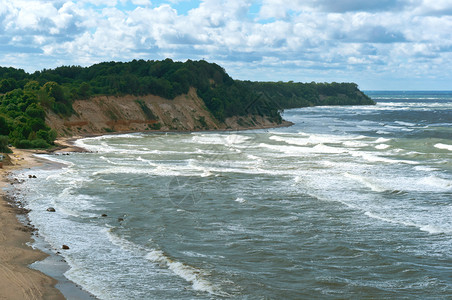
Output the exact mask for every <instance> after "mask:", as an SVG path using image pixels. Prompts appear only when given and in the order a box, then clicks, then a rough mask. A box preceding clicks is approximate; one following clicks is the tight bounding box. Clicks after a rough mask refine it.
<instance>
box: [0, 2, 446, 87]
mask: <svg viewBox="0 0 452 300" xmlns="http://www.w3.org/2000/svg"><path fill="white" fill-rule="evenodd" d="M167 57H169V58H172V59H173V60H178V61H185V60H187V59H192V60H199V59H205V60H207V61H209V62H215V63H218V64H219V65H221V66H223V67H224V68H225V69H226V71H227V72H228V73H229V74H230V75H231V76H232V77H233V78H235V79H246V80H259V81H280V80H281V81H289V80H293V81H297V82H298V81H300V82H311V81H317V82H331V81H337V82H344V81H345V82H350V81H353V82H356V83H357V84H358V85H359V86H360V88H362V89H365V90H452V1H450V0H366V1H363V0H291V1H288V0H261V1H257V0H240V1H239V0H227V1H226V0H204V1H195V0H159V1H152V0H81V1H75V0H74V1H66V0H48V1H43V0H0V65H1V66H13V67H16V68H23V69H25V70H26V71H28V72H33V71H35V70H41V69H43V68H54V67H57V66H61V65H82V66H89V65H91V64H94V63H98V62H102V61H111V60H115V61H129V60H132V59H146V60H147V59H150V60H160V59H164V58H167Z"/></svg>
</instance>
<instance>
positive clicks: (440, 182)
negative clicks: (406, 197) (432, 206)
mask: <svg viewBox="0 0 452 300" xmlns="http://www.w3.org/2000/svg"><path fill="white" fill-rule="evenodd" d="M418 184H420V185H426V186H430V187H433V188H435V189H440V190H443V191H450V190H452V180H448V179H443V178H440V177H437V176H434V175H431V176H428V177H423V178H421V179H420V180H418Z"/></svg>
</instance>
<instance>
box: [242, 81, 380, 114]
mask: <svg viewBox="0 0 452 300" xmlns="http://www.w3.org/2000/svg"><path fill="white" fill-rule="evenodd" d="M243 84H245V85H246V86H247V87H248V88H250V89H252V90H253V91H254V92H255V93H257V94H259V95H260V96H261V97H262V98H264V99H266V100H267V101H271V103H273V105H275V106H279V107H280V108H281V109H287V108H298V107H307V106H321V105H373V104H375V102H374V101H373V100H372V99H370V98H369V97H368V96H367V95H365V94H364V93H362V92H361V91H360V90H359V89H358V85H356V84H355V83H337V82H333V83H315V82H311V83H300V82H251V81H244V82H243Z"/></svg>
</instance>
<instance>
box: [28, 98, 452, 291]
mask: <svg viewBox="0 0 452 300" xmlns="http://www.w3.org/2000/svg"><path fill="white" fill-rule="evenodd" d="M369 94H370V95H371V96H372V97H373V98H374V99H376V100H377V101H378V105H376V106H370V107H316V108H306V109H295V110H290V111H287V112H286V114H285V118H286V119H288V120H290V121H293V122H294V123H295V125H294V126H292V127H290V128H281V129H272V130H259V131H247V132H228V133H193V134H133V135H118V136H105V137H98V138H90V139H84V140H80V141H78V145H80V146H83V147H85V148H87V149H88V150H90V151H93V153H85V154H71V155H70V156H47V157H48V158H49V159H51V160H56V161H60V162H64V163H65V164H67V166H66V167H64V168H63V169H53V170H40V171H33V173H34V174H36V175H37V177H38V179H37V180H33V181H28V182H27V183H26V184H25V185H23V187H22V189H23V192H25V194H26V196H25V200H26V201H27V203H28V206H29V208H31V209H32V212H31V213H30V218H31V220H32V222H33V223H34V224H35V225H36V226H37V227H38V228H39V232H40V234H41V235H42V236H43V237H44V238H45V239H46V241H48V242H49V243H50V244H51V245H52V246H53V247H55V248H59V247H60V245H61V243H62V241H64V242H65V243H66V244H69V245H70V247H71V250H70V251H66V252H64V253H63V255H64V257H65V259H66V260H67V261H68V263H69V264H70V266H71V267H72V269H71V270H69V271H68V272H67V274H66V276H67V277H68V278H70V279H71V280H73V281H74V282H76V283H78V284H80V285H82V286H83V287H85V288H86V289H87V290H89V291H90V292H91V293H93V294H95V295H96V296H97V297H99V298H101V299H212V298H213V299H217V298H222V297H226V298H237V299H344V298H347V299H348V298H354V299H362V298H364V299H369V298H372V299H447V298H452V159H451V158H452V94H451V93H445V92H440V93H431V92H430V93H420V92H417V93H389V92H387V93H382V92H379V93H371V92H369ZM23 176H24V177H26V176H27V174H24V175H23ZM49 206H53V207H55V208H56V210H57V212H56V213H54V214H49V213H46V212H45V209H46V208H47V207H49ZM102 214H107V217H102V216H101V215H102Z"/></svg>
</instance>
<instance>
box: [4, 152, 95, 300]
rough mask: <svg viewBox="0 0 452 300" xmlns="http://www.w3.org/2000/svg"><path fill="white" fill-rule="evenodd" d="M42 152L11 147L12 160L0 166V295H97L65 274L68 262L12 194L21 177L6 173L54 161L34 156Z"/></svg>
mask: <svg viewBox="0 0 452 300" xmlns="http://www.w3.org/2000/svg"><path fill="white" fill-rule="evenodd" d="M44 153H49V152H48V151H39V150H22V149H13V153H10V154H9V156H10V158H11V163H12V164H11V165H6V166H5V165H4V166H3V168H0V299H52V300H53V299H55V300H59V299H82V300H86V299H96V298H95V297H94V296H93V295H91V294H89V293H88V292H86V291H84V290H83V289H82V288H81V287H79V286H78V285H76V284H75V283H74V282H71V281H69V280H68V279H67V278H66V277H65V276H64V273H65V272H66V271H67V270H68V269H69V265H68V264H67V263H66V262H65V261H64V259H63V257H62V256H59V255H58V254H57V253H55V250H53V249H51V248H50V246H49V245H48V244H47V243H46V242H45V241H44V238H43V237H41V236H39V232H38V231H37V229H36V228H34V227H33V225H32V224H31V223H30V221H29V220H28V210H27V209H25V208H23V207H22V203H21V201H20V200H18V199H17V198H16V195H14V192H13V191H14V190H15V187H14V186H15V185H16V184H20V183H21V181H20V180H12V179H11V178H9V176H11V174H17V173H18V172H21V170H27V169H28V170H29V169H32V168H41V167H44V166H45V165H46V164H47V165H53V164H52V163H51V162H50V161H48V160H45V159H42V158H37V157H36V156H35V154H44Z"/></svg>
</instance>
